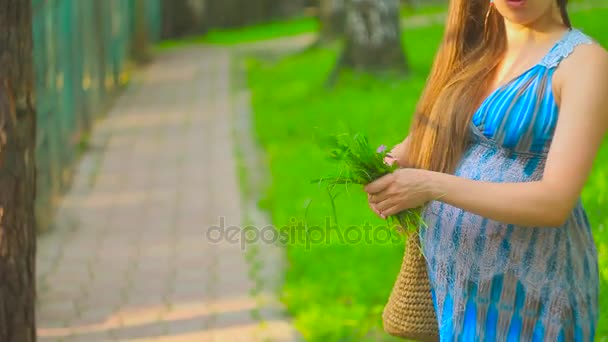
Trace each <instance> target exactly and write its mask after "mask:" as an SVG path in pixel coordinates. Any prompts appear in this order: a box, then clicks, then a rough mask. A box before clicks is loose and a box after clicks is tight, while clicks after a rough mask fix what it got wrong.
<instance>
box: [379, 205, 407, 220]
mask: <svg viewBox="0 0 608 342" xmlns="http://www.w3.org/2000/svg"><path fill="white" fill-rule="evenodd" d="M403 210H404V209H403V208H401V206H399V205H394V206H392V207H390V208H388V209H385V210H383V211H382V215H383V216H386V217H389V216H393V215H397V214H399V213H400V212H402V211H403Z"/></svg>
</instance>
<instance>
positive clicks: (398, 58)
mask: <svg viewBox="0 0 608 342" xmlns="http://www.w3.org/2000/svg"><path fill="white" fill-rule="evenodd" d="M342 67H348V68H352V69H355V70H363V71H387V70H397V71H402V72H405V71H407V61H406V57H405V54H404V52H403V47H402V46H401V25H400V17H399V0H347V1H346V32H345V44H344V49H343V51H342V55H341V56H340V58H339V61H338V66H337V69H339V68H342Z"/></svg>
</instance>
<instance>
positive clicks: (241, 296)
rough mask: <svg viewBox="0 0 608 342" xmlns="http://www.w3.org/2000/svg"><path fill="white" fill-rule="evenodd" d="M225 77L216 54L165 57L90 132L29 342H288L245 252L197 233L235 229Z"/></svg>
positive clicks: (223, 54)
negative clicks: (34, 335)
mask: <svg viewBox="0 0 608 342" xmlns="http://www.w3.org/2000/svg"><path fill="white" fill-rule="evenodd" d="M229 68H230V54H229V52H228V51H226V50H222V49H216V48H209V47H205V48H192V49H189V50H177V51H175V52H170V53H166V54H164V55H162V56H161V57H160V58H159V59H158V60H157V61H156V62H154V63H153V64H152V65H151V66H149V67H148V68H146V70H144V71H143V72H142V73H141V74H140V75H139V76H138V77H137V79H136V80H135V81H134V82H133V84H132V85H131V86H130V88H129V89H128V90H127V91H126V92H125V94H124V95H123V96H122V97H121V98H120V99H119V100H118V102H117V103H116V104H115V106H114V107H113V109H112V110H111V112H110V113H109V115H108V116H107V117H106V118H105V119H104V120H101V121H100V122H99V123H97V124H96V126H95V128H94V133H93V136H92V139H91V143H92V147H91V149H90V151H89V152H87V153H86V154H85V155H84V157H83V159H82V160H81V162H80V163H79V166H78V170H77V173H76V176H75V180H74V184H73V187H72V189H71V190H70V192H69V193H68V194H67V196H66V197H65V198H63V199H62V205H61V208H60V210H59V213H58V217H57V220H56V223H55V227H54V229H53V230H52V231H51V232H50V233H48V234H46V235H44V236H42V237H41V238H40V240H39V246H38V270H37V273H38V282H39V285H38V286H39V290H38V301H39V303H38V333H39V339H40V341H163V342H165V341H166V342H173V341H231V342H232V341H248V342H249V341H293V340H294V339H295V337H294V336H295V335H294V334H293V330H292V329H291V326H290V325H289V323H288V322H287V321H286V320H285V319H284V318H283V315H282V311H281V307H280V306H279V305H277V304H276V302H275V301H274V298H273V295H272V293H264V292H261V291H259V288H258V289H257V290H256V287H259V286H258V285H259V284H256V279H255V277H252V276H251V267H250V264H251V262H250V260H249V259H252V258H251V257H250V256H248V252H247V250H246V249H244V248H241V245H240V244H239V243H230V242H227V241H226V240H225V239H224V240H221V241H219V242H215V240H210V238H209V235H208V234H207V233H208V232H209V229H210V227H213V226H217V225H218V224H219V223H220V218H221V217H223V218H225V226H226V227H227V226H230V225H233V226H239V225H241V224H242V220H243V217H244V213H243V210H242V209H243V204H242V201H241V197H240V195H239V187H238V176H237V170H236V165H235V160H234V158H233V155H234V148H235V146H234V144H233V142H232V135H233V126H232V122H231V120H232V118H233V112H232V111H233V106H232V100H231V94H230V91H231V84H230V72H229ZM214 237H217V236H216V235H215V236H214ZM260 248H262V249H263V248H264V247H263V246H261V247H260ZM270 268H272V265H270Z"/></svg>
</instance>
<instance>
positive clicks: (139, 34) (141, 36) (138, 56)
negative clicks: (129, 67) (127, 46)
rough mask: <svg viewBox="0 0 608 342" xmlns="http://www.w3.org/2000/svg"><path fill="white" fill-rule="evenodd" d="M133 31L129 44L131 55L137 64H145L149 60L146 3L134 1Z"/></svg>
mask: <svg viewBox="0 0 608 342" xmlns="http://www.w3.org/2000/svg"><path fill="white" fill-rule="evenodd" d="M134 9H135V11H134V12H135V13H134V15H135V20H134V21H135V29H134V32H133V41H132V42H131V55H132V56H133V59H134V60H135V62H137V63H142V64H143V63H147V62H149V61H150V59H151V53H150V36H149V34H148V20H147V19H148V18H147V16H146V1H145V0H135V8H134Z"/></svg>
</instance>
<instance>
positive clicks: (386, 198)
mask: <svg viewBox="0 0 608 342" xmlns="http://www.w3.org/2000/svg"><path fill="white" fill-rule="evenodd" d="M431 190H432V189H431V184H430V181H429V173H428V171H425V170H420V169H398V170H396V171H395V172H393V173H391V174H388V175H386V176H384V177H381V178H379V179H377V180H376V181H374V182H372V183H370V184H368V185H366V186H365V192H367V193H368V194H369V196H368V197H369V202H370V205H371V206H372V209H374V211H376V212H377V213H379V214H380V216H381V217H382V218H384V219H386V218H387V217H389V216H391V215H395V214H398V213H400V212H402V211H404V210H406V209H411V208H418V207H420V206H422V205H424V204H425V203H426V202H428V201H430V200H431V198H432V196H433V193H432V191H431Z"/></svg>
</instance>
